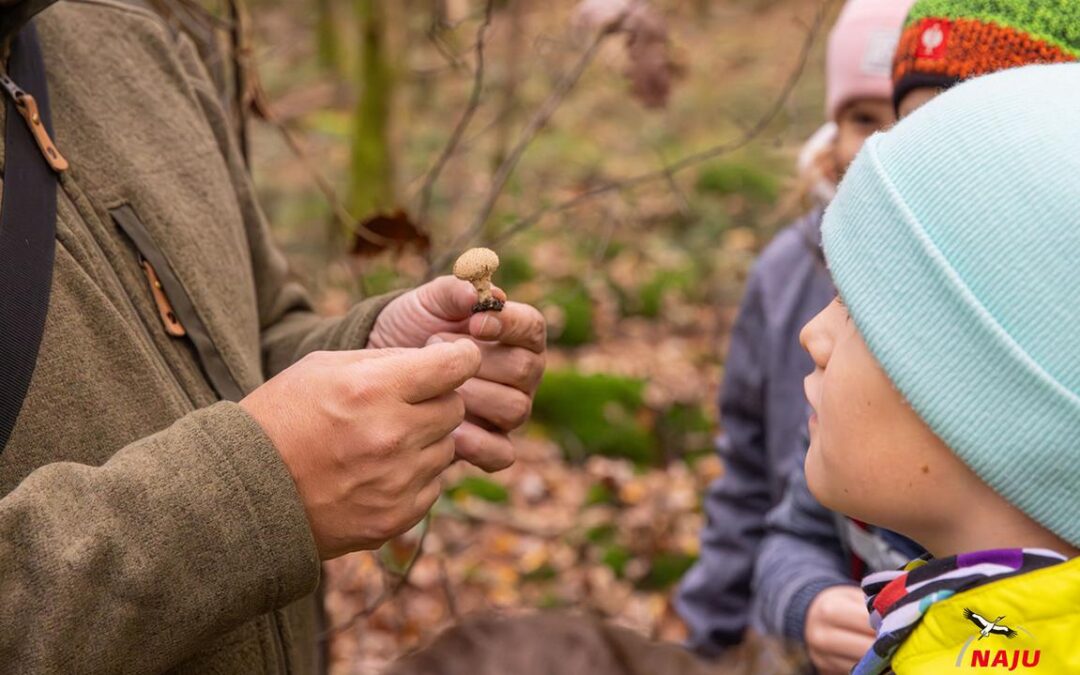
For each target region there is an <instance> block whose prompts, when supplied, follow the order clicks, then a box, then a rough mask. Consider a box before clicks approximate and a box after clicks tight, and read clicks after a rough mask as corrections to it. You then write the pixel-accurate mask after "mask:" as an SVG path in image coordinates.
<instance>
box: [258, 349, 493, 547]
mask: <svg viewBox="0 0 1080 675" xmlns="http://www.w3.org/2000/svg"><path fill="white" fill-rule="evenodd" d="M479 368H480V350H479V349H477V347H476V345H474V344H472V343H471V342H469V341H467V340H462V341H459V342H446V343H442V344H435V345H432V346H430V347H425V348H423V349H387V350H360V351H343V352H315V353H312V354H309V355H308V356H306V357H304V358H303V359H301V360H300V361H298V362H297V363H296V364H294V365H292V366H291V367H289V368H287V369H286V370H284V371H282V372H281V373H279V374H278V375H277V376H275V377H274V378H272V379H271V380H269V381H268V382H266V383H264V384H263V385H262V386H260V387H258V388H257V389H255V390H254V391H252V392H251V393H250V394H248V395H247V396H246V397H245V398H244V399H243V400H241V401H240V406H241V407H242V408H244V410H245V411H247V413H248V414H250V415H251V416H252V417H253V418H255V421H256V422H258V423H259V426H261V427H262V428H263V430H264V431H265V432H266V435H267V436H268V437H269V438H270V440H271V441H272V442H273V443H274V446H275V447H276V448H277V451H278V453H279V454H280V455H281V458H282V459H283V460H284V462H285V465H286V467H288V469H289V473H290V474H291V475H292V478H293V481H294V482H295V483H296V487H297V490H298V492H299V493H300V498H301V500H302V501H303V503H304V508H305V510H306V511H307V517H308V522H309V523H310V524H311V530H312V534H313V535H314V537H315V543H316V546H317V547H318V549H319V554H320V556H321V557H322V558H323V559H324V560H327V559H330V558H334V557H337V556H339V555H342V554H344V553H348V552H350V551H356V550H361V549H374V548H377V547H379V546H380V545H382V544H383V543H384V542H386V541H387V540H388V539H390V538H392V537H394V536H396V535H398V534H401V533H402V532H405V531H406V530H408V529H409V528H410V527H412V526H413V525H415V524H416V523H418V522H419V521H420V520H421V519H422V518H423V517H424V515H425V514H426V513H427V512H428V510H429V509H430V508H431V506H432V504H434V503H435V500H436V499H438V497H439V493H440V491H441V485H440V482H439V476H440V474H442V472H443V470H444V469H446V467H447V466H449V465H450V464H451V463H452V462H453V460H454V439H453V438H452V437H451V436H450V434H451V432H452V431H453V430H454V429H456V428H457V427H458V426H459V425H460V424H461V422H462V420H463V419H464V417H465V404H464V401H463V400H462V397H461V396H460V395H459V394H457V393H456V392H455V389H457V388H458V387H460V386H461V385H462V384H463V383H464V382H465V381H466V380H468V379H469V378H470V377H472V376H474V375H475V374H476V372H477V370H478V369H479Z"/></svg>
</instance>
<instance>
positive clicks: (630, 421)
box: [533, 370, 658, 463]
mask: <svg viewBox="0 0 1080 675" xmlns="http://www.w3.org/2000/svg"><path fill="white" fill-rule="evenodd" d="M644 389H645V382H644V381H643V380H640V379H636V378H626V377H618V376H614V375H603V374H596V375H584V374H581V373H578V372H576V371H573V370H562V371H559V370H556V371H549V372H548V373H547V375H545V376H544V380H543V382H541V384H540V388H539V390H538V391H537V393H536V401H535V403H534V404H533V419H534V420H535V421H536V422H538V423H540V424H542V425H543V426H545V427H546V428H547V429H548V431H549V432H550V433H551V434H552V437H553V438H554V439H555V440H556V441H558V442H559V444H560V445H561V446H562V448H563V451H564V453H566V455H567V456H568V457H570V458H571V459H582V458H584V457H586V456H588V455H593V454H598V455H606V456H610V457H625V458H628V459H631V460H633V461H635V462H639V463H652V462H655V461H656V460H657V458H658V455H657V446H656V439H655V438H654V437H653V435H652V434H651V433H650V431H649V429H647V428H646V427H645V426H644V425H642V424H641V423H640V422H639V421H638V419H637V416H636V414H637V413H638V412H639V411H640V410H641V409H642V408H643V406H644V402H643V401H642V392H643V391H644Z"/></svg>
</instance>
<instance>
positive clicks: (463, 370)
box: [378, 340, 480, 403]
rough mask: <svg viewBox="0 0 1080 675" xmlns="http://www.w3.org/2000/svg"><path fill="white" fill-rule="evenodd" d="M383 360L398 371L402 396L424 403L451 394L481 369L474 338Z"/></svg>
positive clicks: (435, 345)
mask: <svg viewBox="0 0 1080 675" xmlns="http://www.w3.org/2000/svg"><path fill="white" fill-rule="evenodd" d="M402 351H403V353H401V354H395V355H393V356H388V357H386V358H385V359H380V360H379V362H378V367H379V368H383V367H385V368H387V369H389V370H390V371H391V372H393V373H394V374H395V378H394V381H395V382H396V386H397V390H398V396H399V397H400V398H401V400H403V401H405V402H406V403H420V402H421V401H427V400H429V399H432V398H437V397H439V396H442V395H443V394H447V393H450V392H451V391H453V390H455V389H457V388H458V387H460V386H461V385H463V384H465V382H466V381H467V380H468V379H469V378H471V377H473V376H474V375H476V373H477V371H479V370H480V348H479V347H477V346H476V344H475V343H473V342H472V341H471V340H459V341H457V342H438V343H435V344H432V345H428V346H427V347H424V348H422V349H406V350H402Z"/></svg>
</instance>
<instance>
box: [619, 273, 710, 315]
mask: <svg viewBox="0 0 1080 675" xmlns="http://www.w3.org/2000/svg"><path fill="white" fill-rule="evenodd" d="M700 283H702V281H701V279H700V278H699V275H698V274H697V271H696V270H695V269H694V268H693V267H688V268H686V269H679V270H660V271H659V272H657V273H656V275H655V276H654V277H653V278H652V279H650V280H649V281H648V282H646V283H645V284H643V285H642V286H641V288H639V289H638V292H637V297H636V298H633V297H631V298H629V299H628V300H629V306H628V307H626V313H627V314H632V315H638V316H644V317H648V318H651V319H655V318H656V317H658V316H659V315H660V310H661V309H663V306H664V299H665V298H666V297H667V296H668V294H669V293H671V292H675V293H679V294H681V295H683V296H684V297H685V296H687V295H689V294H690V293H691V292H692V291H693V290H694V289H695V287H696V286H697V285H698V284H700Z"/></svg>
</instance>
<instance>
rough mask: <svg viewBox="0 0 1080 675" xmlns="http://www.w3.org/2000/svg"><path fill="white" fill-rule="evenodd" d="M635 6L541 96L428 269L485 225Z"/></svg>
mask: <svg viewBox="0 0 1080 675" xmlns="http://www.w3.org/2000/svg"><path fill="white" fill-rule="evenodd" d="M636 6H637V5H636V4H634V5H631V6H630V7H628V8H627V9H626V10H624V11H623V12H622V13H621V14H620V15H619V16H618V18H616V19H615V20H614V21H611V22H610V23H608V24H606V25H605V26H603V27H602V28H600V29H599V30H597V31H596V33H595V34H594V35H593V38H592V40H591V41H590V42H589V46H588V47H587V48H586V49H585V51H583V52H582V53H581V55H580V56H579V57H578V60H577V62H576V63H575V64H574V67H573V68H571V69H570V70H569V72H567V73H566V74H565V75H564V76H563V77H562V78H561V79H560V80H559V81H558V83H556V85H555V87H554V88H553V89H552V90H551V93H549V94H548V96H547V98H546V99H544V102H543V103H541V104H540V107H539V108H537V109H536V112H534V113H533V115H532V117H531V118H530V119H529V123H528V124H526V125H525V129H524V130H522V132H521V135H520V136H519V137H518V141H517V143H516V144H515V145H514V148H513V149H512V150H511V151H510V153H509V154H508V155H507V156H506V159H504V160H503V162H502V164H500V165H499V168H498V169H497V170H496V171H495V175H494V176H493V177H492V181H491V187H490V188H489V189H488V193H487V196H486V197H484V201H483V202H482V205H481V206H480V210H479V212H478V213H477V215H476V219H475V220H474V221H473V223H472V225H471V226H470V227H469V229H468V230H466V231H465V232H464V233H463V234H462V235H461V236H459V237H457V238H456V239H455V240H454V243H453V244H451V246H450V248H449V250H448V251H447V252H446V253H444V254H443V255H442V256H441V257H440V258H439V259H438V260H436V261H435V262H434V263H433V264H432V266H431V269H432V270H433V271H437V270H440V269H442V268H443V267H445V266H446V265H447V264H448V263H449V262H450V259H451V258H452V257H453V256H454V255H455V252H456V251H457V250H458V249H459V248H460V247H461V246H462V245H463V243H464V242H467V241H471V240H474V239H475V238H476V237H477V236H478V235H479V234H480V232H481V231H482V230H483V228H484V225H486V224H487V221H488V219H489V218H490V217H491V213H492V211H494V209H495V203H496V202H497V201H498V200H499V196H500V195H501V194H502V192H503V189H504V188H505V187H506V183H507V181H508V180H509V179H510V175H511V174H512V173H513V172H514V169H516V168H517V165H518V163H519V162H520V161H521V157H522V156H523V155H524V154H525V151H526V150H527V149H528V147H529V145H530V144H531V143H532V142H533V140H534V139H535V138H536V136H537V134H539V133H540V132H541V131H542V130H543V129H544V127H546V126H547V123H548V122H549V121H550V120H551V117H552V115H554V114H555V111H556V110H558V109H559V106H560V105H561V104H562V102H563V100H564V99H565V98H566V96H567V94H569V93H570V92H571V91H572V90H573V89H574V87H575V86H576V85H577V83H578V81H579V80H581V76H582V75H584V74H585V71H586V70H587V69H588V67H589V65H590V64H591V63H592V62H593V60H594V59H595V58H596V55H597V53H598V52H599V51H600V47H601V46H602V45H603V44H604V41H605V40H606V39H607V38H608V37H610V36H611V35H614V34H615V33H617V32H618V31H619V30H620V29H621V28H622V25H623V23H624V22H625V20H626V17H627V16H629V15H630V13H631V12H632V11H633V10H634V9H635V8H636Z"/></svg>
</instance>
